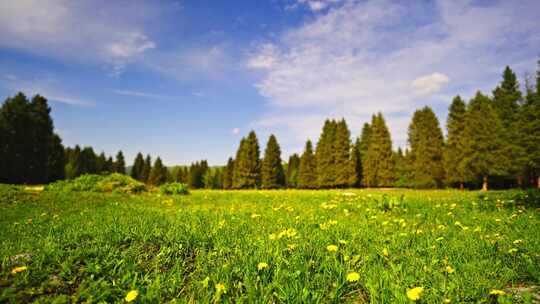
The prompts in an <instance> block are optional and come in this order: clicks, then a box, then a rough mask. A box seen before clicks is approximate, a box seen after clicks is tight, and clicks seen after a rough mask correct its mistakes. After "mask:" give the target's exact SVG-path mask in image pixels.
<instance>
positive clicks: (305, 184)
mask: <svg viewBox="0 0 540 304" xmlns="http://www.w3.org/2000/svg"><path fill="white" fill-rule="evenodd" d="M298 187H299V188H304V189H315V188H317V187H318V181H317V160H316V158H315V155H314V154H313V146H312V144H311V140H308V141H307V142H306V148H305V149H304V153H302V156H301V157H300V166H299V167H298Z"/></svg>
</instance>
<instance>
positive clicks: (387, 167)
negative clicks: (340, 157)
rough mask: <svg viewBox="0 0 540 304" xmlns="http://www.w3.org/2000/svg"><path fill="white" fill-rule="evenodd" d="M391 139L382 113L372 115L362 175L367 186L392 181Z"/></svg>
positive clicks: (385, 183) (385, 184)
mask: <svg viewBox="0 0 540 304" xmlns="http://www.w3.org/2000/svg"><path fill="white" fill-rule="evenodd" d="M392 156H393V153H392V139H391V137H390V132H389V131H388V127H387V126H386V122H385V120H384V117H383V115H382V113H378V114H377V115H375V116H373V119H372V122H371V134H370V136H369V147H368V150H367V152H366V155H365V157H364V159H365V161H364V162H363V168H362V169H363V175H364V182H365V184H366V186H368V187H373V186H374V187H388V186H391V185H393V182H394V162H393V157H392Z"/></svg>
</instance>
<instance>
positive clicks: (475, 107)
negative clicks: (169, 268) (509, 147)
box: [462, 92, 507, 191]
mask: <svg viewBox="0 0 540 304" xmlns="http://www.w3.org/2000/svg"><path fill="white" fill-rule="evenodd" d="M503 133H504V126H503V123H502V121H501V119H500V118H499V115H498V114H497V112H496V111H495V109H494V108H493V105H492V103H491V100H490V99H489V97H487V96H485V95H482V93H480V92H477V93H476V96H475V97H474V98H473V99H472V100H471V101H470V102H469V105H468V106H467V114H466V115H465V130H464V131H463V140H464V149H463V164H462V165H463V168H464V172H465V175H466V176H467V177H471V178H472V179H477V178H481V179H482V190H484V191H485V190H487V189H488V177H490V176H496V175H499V176H500V175H504V174H506V168H507V164H506V163H507V160H506V158H505V155H504V146H503V145H504V139H503V136H504V134H503Z"/></svg>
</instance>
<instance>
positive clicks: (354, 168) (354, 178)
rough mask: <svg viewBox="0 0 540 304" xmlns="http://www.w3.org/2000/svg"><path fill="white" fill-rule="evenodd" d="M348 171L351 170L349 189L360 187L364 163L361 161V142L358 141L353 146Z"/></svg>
mask: <svg viewBox="0 0 540 304" xmlns="http://www.w3.org/2000/svg"><path fill="white" fill-rule="evenodd" d="M347 169H348V170H349V173H348V176H349V182H348V185H349V187H353V188H356V187H359V186H360V178H361V174H362V162H361V160H360V140H358V139H357V140H356V142H355V143H354V144H353V145H351V153H350V158H349V164H348V166H347Z"/></svg>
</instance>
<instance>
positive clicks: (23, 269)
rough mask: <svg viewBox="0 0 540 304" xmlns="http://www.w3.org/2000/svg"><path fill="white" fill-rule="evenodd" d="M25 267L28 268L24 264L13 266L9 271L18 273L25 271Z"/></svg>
mask: <svg viewBox="0 0 540 304" xmlns="http://www.w3.org/2000/svg"><path fill="white" fill-rule="evenodd" d="M26 269H28V267H26V266H20V267H15V268H13V269H12V270H11V273H12V274H16V273H19V272H23V271H26Z"/></svg>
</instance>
